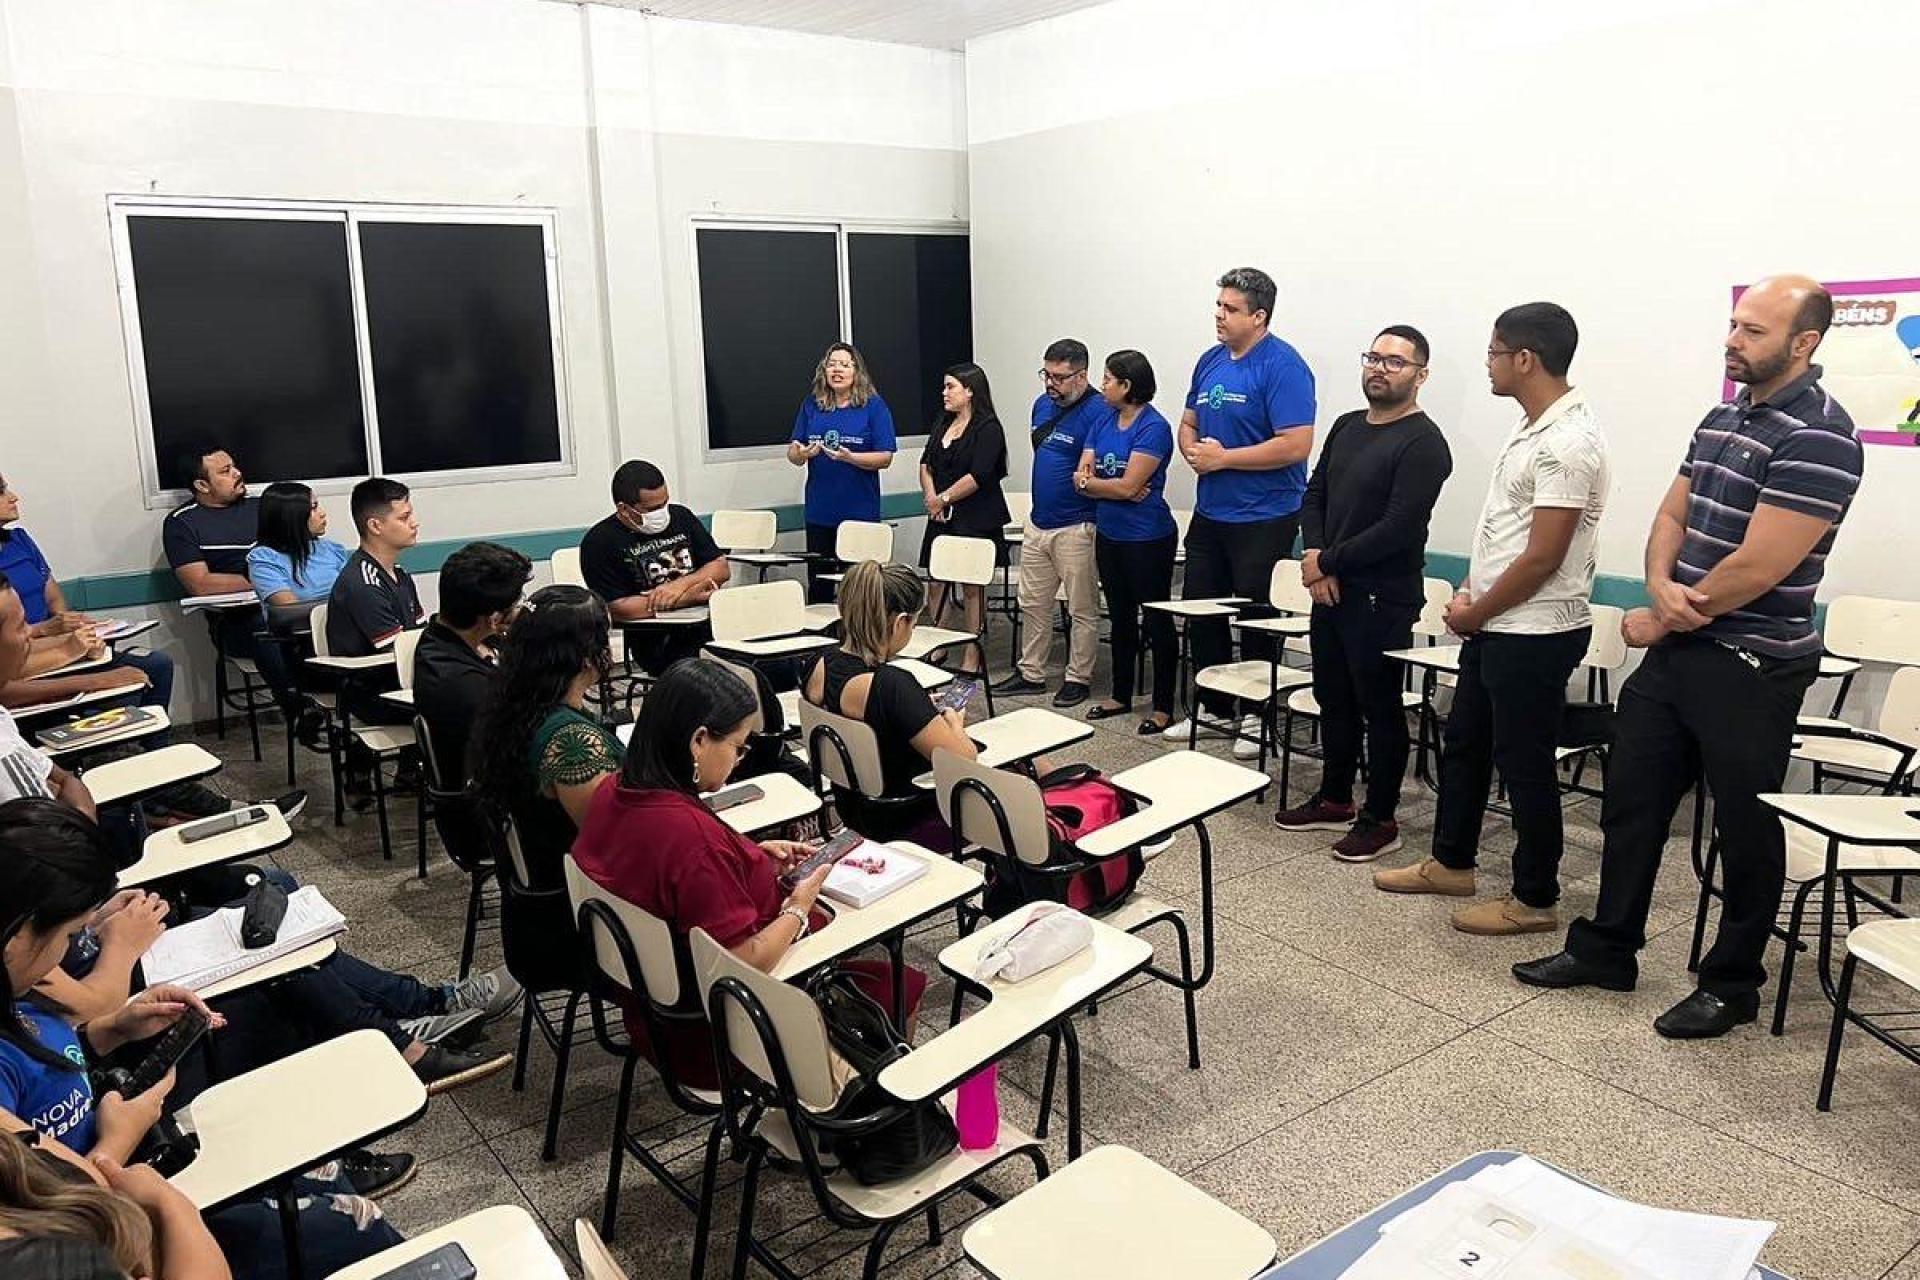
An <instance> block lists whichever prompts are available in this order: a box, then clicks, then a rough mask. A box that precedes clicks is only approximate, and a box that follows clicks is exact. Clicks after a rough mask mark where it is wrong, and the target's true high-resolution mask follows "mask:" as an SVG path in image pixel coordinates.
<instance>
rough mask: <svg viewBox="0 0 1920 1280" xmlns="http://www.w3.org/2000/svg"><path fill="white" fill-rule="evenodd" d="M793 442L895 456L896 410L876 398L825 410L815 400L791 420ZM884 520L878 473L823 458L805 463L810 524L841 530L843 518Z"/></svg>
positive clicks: (807, 402)
mask: <svg viewBox="0 0 1920 1280" xmlns="http://www.w3.org/2000/svg"><path fill="white" fill-rule="evenodd" d="M793 442H794V443H795V444H815V443H819V444H823V445H825V446H826V447H827V448H829V449H832V448H834V447H835V446H836V445H837V446H839V447H840V448H843V449H847V450H849V451H851V452H853V453H892V452H893V451H894V450H895V449H896V448H898V447H899V446H898V445H897V444H896V443H895V441H894V436H893V411H892V410H890V409H888V408H887V402H886V401H885V400H882V399H881V398H880V397H879V396H878V395H873V396H869V397H867V402H866V403H865V404H862V405H851V404H850V405H848V406H846V407H845V408H843V409H822V408H821V407H820V406H819V405H817V404H815V403H814V401H813V397H812V396H808V397H807V398H806V399H805V400H802V401H801V402H800V412H799V413H797V414H795V415H794V418H793ZM879 518H880V473H879V472H878V471H867V470H864V469H862V468H860V467H856V466H854V465H853V464H852V463H851V462H840V461H837V460H836V459H833V458H829V457H827V456H826V455H825V454H822V455H821V456H820V457H817V458H812V459H809V460H808V462H807V523H808V524H818V525H826V526H828V527H829V528H837V527H838V526H839V524H840V522H841V521H842V520H878V519H879Z"/></svg>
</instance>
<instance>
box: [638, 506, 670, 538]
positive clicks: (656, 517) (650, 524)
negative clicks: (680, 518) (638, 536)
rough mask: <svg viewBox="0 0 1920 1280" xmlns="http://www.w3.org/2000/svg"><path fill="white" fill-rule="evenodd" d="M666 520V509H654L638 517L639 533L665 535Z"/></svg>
mask: <svg viewBox="0 0 1920 1280" xmlns="http://www.w3.org/2000/svg"><path fill="white" fill-rule="evenodd" d="M667 520H668V516H667V509H666V508H665V507H656V508H654V509H653V510H652V511H648V512H646V513H644V514H643V515H642V516H641V517H640V532H642V533H647V534H654V533H665V532H666V531H667Z"/></svg>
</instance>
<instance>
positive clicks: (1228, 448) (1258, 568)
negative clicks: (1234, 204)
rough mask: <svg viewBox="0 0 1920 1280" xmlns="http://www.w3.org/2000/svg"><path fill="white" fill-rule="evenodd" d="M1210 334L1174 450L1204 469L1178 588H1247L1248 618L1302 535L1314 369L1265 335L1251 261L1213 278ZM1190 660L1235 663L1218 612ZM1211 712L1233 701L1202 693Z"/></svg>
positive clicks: (1217, 716)
mask: <svg viewBox="0 0 1920 1280" xmlns="http://www.w3.org/2000/svg"><path fill="white" fill-rule="evenodd" d="M1219 288H1220V296H1219V298H1218V299H1217V300H1216V301H1215V303H1214V307H1213V330H1214V333H1215V335H1216V336H1218V337H1219V339H1220V341H1219V343H1218V344H1217V345H1215V346H1214V347H1212V348H1210V349H1209V350H1208V351H1207V352H1206V354H1204V355H1202V356H1201V357H1200V361H1199V363H1198V364H1196V365H1194V367H1193V383H1192V385H1191V386H1190V387H1189V388H1188V389H1187V404H1186V408H1185V410H1184V411H1183V412H1182V413H1181V415H1180V431H1179V444H1180V454H1181V456H1182V457H1184V458H1185V459H1186V460H1187V465H1188V466H1190V467H1192V468H1193V470H1194V474H1196V475H1197V476H1199V482H1198V485H1197V486H1196V494H1197V496H1196V500H1195V502H1194V510H1193V523H1192V524H1191V525H1189V526H1188V528H1187V575H1186V584H1185V586H1184V587H1183V588H1182V590H1181V594H1182V595H1183V596H1185V597H1186V598H1188V599H1192V600H1199V599H1205V598H1207V597H1210V596H1245V597H1247V598H1248V599H1249V600H1252V601H1253V602H1254V604H1253V606H1252V607H1250V608H1248V609H1246V610H1244V612H1243V616H1244V617H1248V618H1257V617H1263V616H1266V615H1267V614H1268V613H1270V612H1271V610H1270V609H1269V608H1267V606H1268V604H1269V603H1270V600H1269V587H1270V583H1271V580H1272V577H1273V566H1274V563H1275V562H1276V561H1278V560H1279V559H1280V558H1281V557H1282V556H1286V555H1289V554H1291V553H1292V551H1293V543H1294V538H1295V537H1296V536H1297V535H1298V534H1299V532H1300V504H1301V501H1302V500H1303V499H1304V498H1305V497H1306V492H1307V455H1309V454H1311V453H1312V452H1313V415H1314V400H1313V371H1312V370H1311V369H1309V368H1307V362H1306V361H1305V360H1303V359H1301V358H1300V353H1299V352H1298V351H1295V350H1294V349H1293V348H1292V347H1291V346H1289V345H1288V344H1287V343H1285V342H1282V341H1281V340H1280V339H1279V338H1276V337H1274V336H1273V335H1272V334H1271V333H1269V332H1267V326H1268V325H1269V324H1270V323H1271V322H1272V320H1273V304H1274V299H1275V297H1276V296H1277V295H1278V292H1279V290H1278V289H1276V288H1275V287H1274V283H1273V277H1272V276H1269V275H1268V274H1267V273H1266V272H1264V271H1261V270H1259V269H1258V268H1256V267H1235V268H1234V269H1233V270H1231V271H1229V272H1227V273H1226V274H1225V275H1223V276H1221V277H1220V280H1219ZM1191 636H1192V640H1191V643H1192V649H1193V667H1194V670H1196V671H1201V670H1204V669H1206V668H1207V667H1212V666H1218V665H1220V664H1221V663H1224V662H1228V661H1230V660H1231V657H1232V652H1233V644H1232V641H1231V639H1230V638H1229V636H1228V634H1227V624H1226V621H1225V620H1224V619H1219V618H1208V619H1195V620H1194V621H1193V623H1192V630H1191ZM1242 648H1243V650H1244V653H1245V656H1246V657H1247V658H1248V659H1249V660H1259V659H1263V658H1265V657H1266V656H1267V655H1268V654H1269V653H1271V652H1272V642H1271V641H1270V640H1268V639H1267V638H1266V637H1263V636H1257V635H1252V634H1249V635H1248V636H1247V637H1246V639H1245V640H1244V641H1243V642H1242ZM1201 705H1202V707H1203V708H1204V709H1205V710H1206V712H1207V714H1208V716H1209V717H1211V718H1212V719H1214V720H1222V719H1225V718H1226V717H1228V716H1229V715H1231V713H1232V710H1233V706H1232V699H1230V698H1227V697H1224V696H1221V695H1217V694H1205V695H1202V697H1201ZM1259 729H1260V723H1259V719H1258V718H1257V717H1256V716H1252V715H1249V716H1248V717H1247V718H1246V720H1245V721H1243V722H1242V723H1241V726H1240V731H1241V733H1242V735H1244V739H1243V740H1241V741H1237V742H1235V743H1234V754H1235V755H1237V756H1242V757H1246V758H1252V757H1253V756H1256V755H1258V754H1259V750H1260V749H1259V746H1258V741H1257V740H1258V735H1259ZM1190 732H1191V728H1190V726H1189V725H1188V723H1187V722H1186V721H1185V720H1181V721H1178V722H1176V723H1174V724H1173V725H1170V726H1169V727H1168V728H1167V730H1166V737H1167V738H1168V739H1170V740H1180V739H1185V738H1187V737H1188V735H1189V733H1190Z"/></svg>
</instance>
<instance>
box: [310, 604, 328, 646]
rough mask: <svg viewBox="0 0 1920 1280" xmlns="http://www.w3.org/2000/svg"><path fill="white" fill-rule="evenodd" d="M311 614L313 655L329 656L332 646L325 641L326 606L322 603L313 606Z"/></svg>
mask: <svg viewBox="0 0 1920 1280" xmlns="http://www.w3.org/2000/svg"><path fill="white" fill-rule="evenodd" d="M311 616H312V618H313V656H314V657H316V658H331V657H332V656H333V646H332V645H331V644H328V643H327V606H326V605H324V604H317V605H315V606H313V613H312V615H311Z"/></svg>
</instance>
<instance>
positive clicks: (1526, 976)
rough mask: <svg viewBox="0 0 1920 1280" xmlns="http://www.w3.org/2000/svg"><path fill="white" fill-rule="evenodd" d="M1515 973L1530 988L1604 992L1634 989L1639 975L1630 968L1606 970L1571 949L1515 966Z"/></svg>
mask: <svg viewBox="0 0 1920 1280" xmlns="http://www.w3.org/2000/svg"><path fill="white" fill-rule="evenodd" d="M1513 976H1514V977H1516V978H1518V979H1520V981H1522V982H1524V983H1526V984H1527V985H1528V986H1530V987H1554V988H1567V987H1599V988H1601V989H1602V990H1604V991H1631V990H1633V984H1634V982H1635V981H1637V980H1638V978H1639V976H1640V975H1639V974H1637V973H1635V972H1634V971H1633V970H1631V969H1629V970H1628V971H1627V972H1625V973H1624V974H1623V973H1621V972H1620V971H1619V970H1617V969H1605V968H1602V967H1601V966H1599V965H1597V964H1588V963H1587V962H1586V961H1585V960H1582V959H1581V958H1580V957H1579V956H1576V955H1574V954H1573V952H1571V951H1562V952H1559V953H1558V954H1555V955H1550V956H1548V957H1547V958H1546V959H1544V960H1529V961H1527V962H1526V963H1524V964H1517V965H1515V966H1513Z"/></svg>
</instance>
